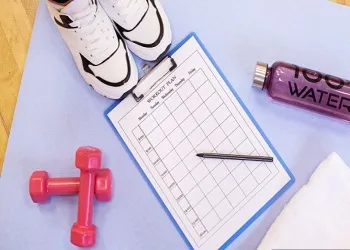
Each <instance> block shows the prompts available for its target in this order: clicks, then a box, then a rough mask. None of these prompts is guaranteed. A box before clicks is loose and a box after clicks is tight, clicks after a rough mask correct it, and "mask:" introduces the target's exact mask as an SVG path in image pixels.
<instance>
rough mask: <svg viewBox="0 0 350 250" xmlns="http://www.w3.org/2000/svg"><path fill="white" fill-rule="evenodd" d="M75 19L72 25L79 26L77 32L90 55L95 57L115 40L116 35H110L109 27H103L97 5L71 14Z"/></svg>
mask: <svg viewBox="0 0 350 250" xmlns="http://www.w3.org/2000/svg"><path fill="white" fill-rule="evenodd" d="M70 16H71V17H72V19H73V20H74V21H73V22H72V23H71V24H70V25H71V26H73V27H77V28H76V29H75V32H76V33H78V34H79V35H80V40H81V41H83V43H84V45H85V48H86V49H87V50H88V51H89V53H90V57H95V56H96V55H98V54H102V53H103V52H104V51H106V50H107V49H108V48H109V47H110V46H111V45H112V44H113V43H115V41H113V39H114V35H112V37H111V35H110V32H109V29H106V28H105V27H103V26H104V25H103V23H104V21H103V20H98V18H96V7H95V6H94V5H89V6H88V7H87V8H86V9H84V10H83V11H81V12H79V13H76V14H72V15H70Z"/></svg>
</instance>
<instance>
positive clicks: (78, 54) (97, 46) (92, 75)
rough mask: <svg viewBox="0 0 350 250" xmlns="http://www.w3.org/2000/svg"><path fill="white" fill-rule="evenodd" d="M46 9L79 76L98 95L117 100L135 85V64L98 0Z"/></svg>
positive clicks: (74, 2) (50, 3) (76, 0)
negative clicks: (64, 43) (71, 57)
mask: <svg viewBox="0 0 350 250" xmlns="http://www.w3.org/2000/svg"><path fill="white" fill-rule="evenodd" d="M47 6H48V9H49V12H50V14H51V17H52V19H53V20H54V22H55V23H56V25H57V28H58V30H59V32H60V33H61V35H62V37H63V39H64V41H65V42H66V44H67V45H68V48H69V49H70V51H71V53H72V55H73V58H74V60H75V63H76V65H77V66H78V69H79V71H80V73H81V75H82V76H83V77H84V79H85V80H86V82H87V83H88V84H89V85H91V86H92V87H93V88H94V89H95V90H96V91H97V92H98V93H100V94H101V95H103V96H106V97H108V98H112V99H119V98H120V97H122V95H123V94H124V93H125V92H127V91H128V90H130V89H131V88H132V87H134V86H135V85H136V84H137V81H138V71H137V68H136V64H135V61H134V59H133V57H132V55H131V53H130V52H129V50H128V49H127V47H126V44H125V42H124V41H123V39H122V38H121V37H120V34H119V33H118V32H116V30H115V28H114V26H113V24H112V22H111V20H110V19H109V18H108V16H107V14H106V12H105V11H104V10H103V8H101V6H100V4H99V3H98V2H97V0H73V1H72V2H70V3H69V4H68V5H66V6H61V5H56V4H54V3H52V2H49V1H47Z"/></svg>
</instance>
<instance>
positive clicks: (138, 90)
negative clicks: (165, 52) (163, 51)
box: [131, 56, 177, 102]
mask: <svg viewBox="0 0 350 250" xmlns="http://www.w3.org/2000/svg"><path fill="white" fill-rule="evenodd" d="M176 67H177V64H176V62H175V60H174V59H173V58H172V57H171V56H166V57H165V58H164V59H163V60H162V61H161V62H159V63H158V64H157V65H156V66H154V67H153V68H150V66H149V65H148V64H145V65H144V66H143V71H144V73H145V75H144V76H143V77H142V78H141V79H140V80H139V82H138V84H137V85H136V87H135V88H134V89H133V90H132V92H131V94H132V96H133V97H134V99H135V101H136V102H139V101H141V100H142V98H143V97H144V96H145V95H146V94H147V93H148V92H149V91H150V90H151V89H152V88H153V87H154V86H156V85H157V84H158V83H159V82H160V81H162V80H163V79H164V78H165V77H166V76H168V75H169V74H170V73H171V72H172V71H173V70H174V69H176Z"/></svg>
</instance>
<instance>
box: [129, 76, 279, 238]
mask: <svg viewBox="0 0 350 250" xmlns="http://www.w3.org/2000/svg"><path fill="white" fill-rule="evenodd" d="M133 134H134V136H135V137H136V139H137V141H138V142H139V143H140V145H141V147H142V148H143V149H144V151H145V153H146V154H147V156H148V158H149V160H150V161H151V162H152V163H153V166H154V167H155V168H156V169H157V172H158V173H159V175H160V176H161V177H162V179H163V181H164V182H165V184H166V185H167V187H168V188H169V189H170V190H171V193H172V194H173V196H174V198H175V199H176V200H177V202H178V204H179V205H180V207H181V208H182V210H183V211H184V213H185V214H186V216H187V218H188V220H189V221H190V222H191V223H192V225H193V227H194V228H195V230H196V232H197V233H198V235H199V236H200V237H204V236H205V235H206V234H207V233H209V231H210V230H211V229H213V228H214V227H215V226H216V225H217V224H218V223H219V222H220V221H221V220H223V219H224V218H225V217H226V216H229V214H230V212H231V211H232V210H233V209H234V208H235V207H236V206H238V205H239V204H240V203H242V202H244V201H246V197H247V196H248V195H249V194H250V193H251V192H252V191H253V190H255V189H257V188H259V187H260V188H261V186H259V184H261V183H262V182H263V181H264V180H265V179H266V178H268V177H270V175H271V174H272V172H274V173H275V174H277V173H278V169H277V168H276V167H275V166H274V164H273V163H261V162H242V161H232V160H217V159H201V158H199V157H197V156H196V154H197V153H199V152H220V153H235V154H254V155H261V152H259V153H258V152H257V151H256V150H255V148H254V146H253V144H252V143H251V141H250V140H249V138H248V137H247V136H246V134H245V133H244V131H243V130H242V129H241V128H240V127H239V125H238V123H237V122H236V120H235V118H234V117H233V115H232V113H231V112H230V111H229V109H228V108H227V107H226V105H225V104H224V103H223V102H222V100H221V98H220V97H219V96H218V94H217V93H216V91H215V89H214V87H213V86H212V83H211V82H210V81H209V80H208V78H207V76H206V75H205V73H204V72H203V70H201V69H199V70H197V72H196V73H195V74H194V75H193V76H192V77H191V78H190V79H189V80H187V81H186V82H185V83H183V86H181V88H180V89H179V90H178V91H177V93H176V92H174V93H172V94H171V95H170V96H169V97H168V99H167V100H166V101H165V102H164V103H163V104H162V105H160V106H159V107H158V108H157V109H155V110H154V111H153V112H152V113H151V114H150V115H149V117H147V119H145V120H144V121H143V122H142V123H140V125H139V126H137V127H135V128H134V129H133ZM264 154H265V155H267V153H266V152H265V153H264ZM272 168H274V171H272ZM231 216H233V215H231Z"/></svg>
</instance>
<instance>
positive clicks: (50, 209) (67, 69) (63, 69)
mask: <svg viewBox="0 0 350 250" xmlns="http://www.w3.org/2000/svg"><path fill="white" fill-rule="evenodd" d="M162 3H163V5H164V7H165V9H166V11H167V13H168V15H169V19H170V21H171V23H172V28H173V34H174V40H173V46H175V45H176V44H177V43H179V42H180V41H181V40H182V39H183V38H185V37H186V35H188V34H189V33H190V32H191V31H195V32H196V33H197V35H198V36H199V37H200V38H201V40H202V42H203V43H204V44H205V46H206V47H207V49H208V51H209V52H210V53H211V55H212V56H213V58H214V59H215V61H216V62H217V63H218V65H219V67H220V68H221V69H222V71H223V72H224V74H225V75H226V76H227V78H228V80H229V81H230V82H231V84H232V85H233V88H234V89H235V90H236V92H237V93H238V94H239V96H240V97H241V98H242V100H243V102H244V103H245V104H246V106H247V107H248V109H249V110H250V111H251V113H252V115H253V116H254V117H255V119H256V120H257V122H258V123H259V125H260V127H261V128H262V129H263V130H264V132H265V134H266V135H267V137H268V138H269V139H270V141H271V142H272V144H273V145H274V146H275V148H276V149H277V151H278V152H279V153H280V155H281V157H282V158H283V159H284V160H285V162H286V164H287V166H288V167H289V168H290V169H291V170H292V172H293V174H294V175H295V177H296V183H295V184H294V185H293V186H292V188H291V189H289V190H288V191H287V192H286V193H285V194H284V195H283V196H282V197H281V198H280V199H278V200H277V201H276V202H275V203H274V204H273V205H272V206H271V207H270V208H269V209H268V210H267V211H266V212H265V213H264V214H263V215H262V216H261V217H259V219H257V220H256V221H255V222H254V223H253V224H252V225H251V226H250V227H249V228H248V229H247V230H246V231H245V232H244V233H243V234H242V235H241V236H240V237H239V238H238V239H237V240H236V241H234V242H233V243H232V244H231V245H230V246H229V247H228V248H230V249H244V250H247V249H248V250H249V249H256V247H257V246H258V245H259V243H260V241H261V239H262V238H263V236H264V234H265V233H266V231H267V229H268V228H269V226H270V225H271V223H272V222H273V221H274V219H275V218H276V216H277V215H278V214H279V212H280V211H281V210H282V209H283V206H284V205H285V203H286V202H287V201H288V200H289V199H290V198H291V196H292V195H293V194H294V193H295V192H296V191H297V190H298V189H299V188H300V187H301V186H302V185H304V184H305V183H306V182H307V180H308V178H309V177H310V175H311V173H312V172H313V171H314V169H315V168H316V167H317V166H318V164H319V163H320V162H321V161H322V160H323V159H324V158H325V157H326V156H327V155H328V154H329V153H331V152H333V151H336V152H337V153H338V154H339V155H340V156H341V157H342V158H343V159H344V160H345V161H346V163H348V164H350V154H349V153H348V142H349V141H350V125H349V124H348V123H346V122H343V121H338V120H335V119H331V118H328V117H324V116H321V115H318V114H314V113H311V112H308V111H304V110H300V109H296V108H293V107H290V106H286V105H283V104H279V103H277V102H274V101H272V100H271V99H270V98H268V96H267V95H266V93H263V92H261V91H259V90H257V89H253V88H252V87H251V85H252V77H253V73H254V68H255V63H256V61H258V60H260V61H264V62H268V63H273V62H274V61H276V60H283V61H287V62H291V63H295V64H299V65H302V66H307V67H309V68H312V69H316V70H319V71H322V72H325V73H330V74H333V75H337V76H340V77H344V78H350V75H349V65H350V46H349V41H350V34H349V32H347V31H346V29H345V27H346V24H347V23H350V15H349V9H348V8H346V7H343V6H340V5H335V4H333V3H330V2H328V1H319V0H309V1H303V0H286V1H278V0H267V1H253V0H246V1H238V0H221V1H209V0H208V1H203V0H193V1H185V0H177V1H170V0H163V1H162ZM341 26H343V27H344V29H342V28H340V27H341ZM138 64H139V65H140V64H141V61H140V60H138ZM112 103H113V101H111V100H108V99H105V98H103V97H101V96H99V95H98V94H97V93H95V92H94V91H93V90H92V89H91V88H90V87H88V85H87V84H86V83H85V82H84V80H83V79H82V78H81V76H80V74H79V72H78V70H77V68H76V66H75V63H74V61H73V60H72V57H71V56H70V54H69V51H68V49H67V47H66V46H65V44H64V42H63V40H62V39H61V37H60V36H59V33H58V31H57V29H56V27H55V26H54V24H53V23H52V21H51V20H50V17H49V13H48V11H47V9H46V6H45V1H41V2H40V3H39V9H38V14H37V18H36V22H35V27H34V30H33V36H32V41H31V45H30V49H29V52H28V57H27V62H26V68H25V72H24V75H23V79H22V85H21V89H20V93H19V97H18V103H17V108H16V112H15V117H14V121H13V126H12V130H11V135H10V139H9V143H8V148H7V153H6V157H5V162H4V168H3V173H2V176H1V178H0V225H1V229H0V249H1V250H2V249H4V250H9V249H16V250H30V249H33V250H41V249H43V250H47V249H50V250H62V249H77V248H76V247H74V246H73V245H71V244H70V241H69V238H70V229H71V226H72V224H73V222H75V220H76V217H77V216H76V214H77V197H76V196H74V197H54V198H53V199H52V200H51V202H50V203H48V204H43V205H37V204H34V203H33V202H32V201H31V199H30V197H29V194H28V179H29V177H30V175H31V173H32V172H33V171H35V170H37V169H44V170H47V171H48V172H49V173H50V175H51V176H53V177H59V176H78V175H79V171H78V169H76V168H75V166H74V157H75V151H76V149H77V148H78V147H79V146H82V145H92V146H95V147H99V148H101V149H102V151H103V153H104V158H103V162H104V167H108V168H110V169H111V170H112V172H113V176H114V182H115V190H114V191H115V193H114V197H113V200H112V201H111V202H108V203H98V202H95V210H94V223H95V225H96V226H97V228H98V237H97V243H96V246H95V248H94V249H99V250H102V249H113V250H114V249H152V250H153V249H176V250H178V249H186V248H187V245H186V243H185V242H184V241H183V239H182V238H181V236H180V234H179V233H178V231H177V230H176V228H175V227H174V225H173V223H172V222H171V221H170V220H169V218H168V216H167V215H166V213H165V211H164V210H163V208H162V206H161V205H160V204H159V202H158V201H157V199H156V197H155V196H154V195H153V193H152V191H151V189H150V188H149V186H148V185H147V183H146V182H145V180H144V179H143V178H142V176H141V174H140V173H139V171H138V169H137V167H136V166H135V165H134V163H133V161H132V160H131V159H130V157H129V155H128V153H127V152H126V151H125V150H124V148H123V146H122V144H121V142H120V141H119V140H118V139H117V138H116V137H115V135H114V132H113V130H112V129H111V128H110V126H109V124H108V123H107V121H106V120H105V118H104V116H103V112H104V111H105V110H106V108H108V107H109V106H110V105H111V104H112Z"/></svg>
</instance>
